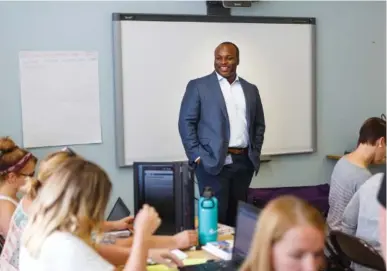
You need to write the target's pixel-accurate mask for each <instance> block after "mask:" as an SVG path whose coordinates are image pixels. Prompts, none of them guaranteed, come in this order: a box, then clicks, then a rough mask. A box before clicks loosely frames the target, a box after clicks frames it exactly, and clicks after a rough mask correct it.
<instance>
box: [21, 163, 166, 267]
mask: <svg viewBox="0 0 387 271" xmlns="http://www.w3.org/2000/svg"><path fill="white" fill-rule="evenodd" d="M111 188H112V184H111V182H110V180H109V177H108V175H107V174H106V173H105V172H104V171H103V170H102V169H101V168H100V167H98V166H97V165H95V164H94V163H92V162H89V161H85V160H83V159H81V158H77V157H74V158H71V159H68V160H67V161H65V162H64V163H63V164H62V165H61V166H60V167H59V168H58V169H57V171H55V172H54V174H53V175H52V176H51V177H50V180H48V181H47V183H46V185H45V186H43V188H42V189H41V191H40V192H39V197H37V199H36V200H35V201H34V202H33V204H32V205H31V207H30V214H29V220H28V223H27V225H26V228H25V230H24V233H23V235H22V240H21V249H20V259H19V270H20V271H27V270H28V271H29V270H40V271H52V270H55V271H78V270H79V271H81V270H82V271H87V270H90V271H98V270H101V271H102V270H116V267H115V266H113V265H111V264H110V263H109V262H107V261H106V260H105V259H104V258H102V257H101V256H100V255H99V254H98V252H97V251H96V249H95V243H94V241H93V238H92V233H93V232H97V233H102V232H101V224H102V223H103V221H104V212H105V208H106V205H107V202H108V199H109V196H110V193H111ZM160 223H161V220H160V218H159V217H158V214H157V212H156V211H155V210H154V209H153V208H152V207H150V206H147V205H145V206H144V207H143V209H142V210H141V211H140V212H139V213H138V214H137V216H136V219H135V222H134V229H135V234H134V241H133V246H132V252H131V255H130V257H129V259H128V261H127V263H126V265H125V267H124V269H123V270H125V271H129V270H130V271H134V270H135V271H145V270H146V263H147V255H148V248H149V242H148V240H149V238H150V237H151V235H152V234H153V233H154V232H155V230H156V229H157V228H158V227H159V225H160Z"/></svg>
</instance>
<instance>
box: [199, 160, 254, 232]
mask: <svg viewBox="0 0 387 271" xmlns="http://www.w3.org/2000/svg"><path fill="white" fill-rule="evenodd" d="M231 157H232V161H233V163H232V164H228V165H225V166H223V168H222V170H221V172H220V173H219V174H218V175H211V174H209V173H208V172H206V171H205V170H204V168H203V166H202V164H201V163H199V164H198V165H197V167H196V169H195V174H196V178H197V180H198V185H199V192H200V196H201V195H202V194H203V191H204V188H205V187H206V186H210V187H211V188H212V190H213V192H214V194H215V197H216V198H217V199H218V220H219V223H222V224H225V225H229V226H232V227H235V222H236V214H237V206H238V201H246V200H247V193H248V190H249V187H250V183H251V179H252V177H253V174H254V167H253V164H252V163H251V161H250V159H249V157H248V155H247V154H231Z"/></svg>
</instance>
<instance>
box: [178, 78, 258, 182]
mask: <svg viewBox="0 0 387 271" xmlns="http://www.w3.org/2000/svg"><path fill="white" fill-rule="evenodd" d="M239 80H240V83H241V86H242V89H243V92H244V94H245V100H246V118H247V127H248V133H249V142H250V144H249V154H248V155H249V158H250V160H251V162H252V163H253V165H254V168H255V171H256V173H257V172H258V170H259V167H260V159H259V157H260V155H261V149H262V144H263V139H264V133H265V118H264V113H263V107H262V103H261V98H260V95H259V92H258V88H257V87H256V86H255V85H253V84H250V83H249V82H247V81H246V80H244V79H242V78H240V77H239ZM179 133H180V137H181V140H182V143H183V145H184V149H185V152H186V155H187V157H188V160H189V163H191V164H193V163H194V161H195V159H196V158H198V157H199V156H200V163H201V164H202V165H203V166H204V168H205V170H206V171H207V172H208V173H210V174H213V175H217V174H219V172H220V171H221V170H222V167H223V166H224V162H225V158H226V156H227V149H228V146H229V140H230V124H229V119H228V114H227V108H226V103H225V100H224V98H223V94H222V90H221V88H220V85H219V81H218V78H217V75H216V73H215V72H213V73H211V74H210V75H207V76H204V77H201V78H198V79H194V80H191V81H189V83H188V85H187V88H186V91H185V94H184V97H183V100H182V103H181V108H180V114H179Z"/></svg>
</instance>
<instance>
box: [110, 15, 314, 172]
mask: <svg viewBox="0 0 387 271" xmlns="http://www.w3.org/2000/svg"><path fill="white" fill-rule="evenodd" d="M112 21H113V25H112V26H113V76H114V97H115V98H114V100H115V123H114V124H115V138H116V159H117V163H118V166H119V167H128V166H129V167H131V166H133V163H130V164H126V162H125V133H124V131H125V127H124V125H125V124H124V104H123V96H124V93H123V74H122V47H121V44H122V43H121V42H122V40H121V21H162V22H165V21H167V22H209V23H210V22H213V23H267V24H309V25H311V26H312V48H311V49H312V101H311V106H312V118H311V120H312V125H311V127H312V146H311V149H307V150H300V151H291V152H283V153H282V152H281V153H265V154H263V155H262V157H261V162H263V161H269V160H270V159H271V158H270V157H269V156H279V155H289V154H306V153H314V152H316V151H317V78H316V18H314V17H273V16H227V15H226V16H208V15H175V14H173V15H172V14H144V13H113V14H112ZM265 159H266V160H265ZM267 159H269V160H267ZM262 160H263V161H262Z"/></svg>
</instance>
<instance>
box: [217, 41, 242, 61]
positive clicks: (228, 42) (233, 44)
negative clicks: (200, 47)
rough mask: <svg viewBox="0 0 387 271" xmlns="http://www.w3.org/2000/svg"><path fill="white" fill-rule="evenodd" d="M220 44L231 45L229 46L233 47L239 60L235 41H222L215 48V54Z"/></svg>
mask: <svg viewBox="0 0 387 271" xmlns="http://www.w3.org/2000/svg"><path fill="white" fill-rule="evenodd" d="M222 46H231V47H234V49H235V54H236V57H237V58H238V60H239V48H238V46H237V45H236V44H235V43H232V42H231V41H224V42H222V43H221V44H219V45H218V46H217V47H216V48H215V54H216V50H218V49H220V48H221V47H222Z"/></svg>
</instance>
